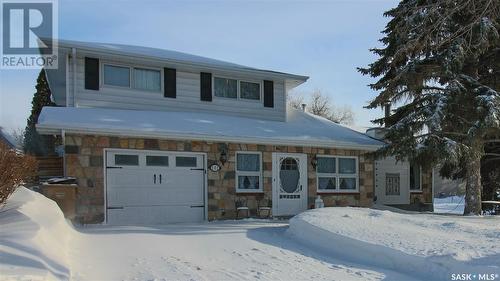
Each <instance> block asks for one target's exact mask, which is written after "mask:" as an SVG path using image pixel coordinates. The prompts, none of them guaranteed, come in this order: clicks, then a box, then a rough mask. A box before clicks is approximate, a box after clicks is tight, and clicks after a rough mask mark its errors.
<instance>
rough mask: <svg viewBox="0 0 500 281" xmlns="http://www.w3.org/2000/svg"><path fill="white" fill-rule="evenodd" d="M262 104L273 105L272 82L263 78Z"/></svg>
mask: <svg viewBox="0 0 500 281" xmlns="http://www.w3.org/2000/svg"><path fill="white" fill-rule="evenodd" d="M264 106H265V107H274V82H273V81H268V80H264Z"/></svg>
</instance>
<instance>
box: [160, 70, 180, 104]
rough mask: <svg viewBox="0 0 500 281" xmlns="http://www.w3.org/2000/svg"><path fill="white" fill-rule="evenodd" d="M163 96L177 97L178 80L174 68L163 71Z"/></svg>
mask: <svg viewBox="0 0 500 281" xmlns="http://www.w3.org/2000/svg"><path fill="white" fill-rule="evenodd" d="M163 96H164V97H166V98H175V97H176V96H177V79H176V70H175V69H174V68H164V69H163Z"/></svg>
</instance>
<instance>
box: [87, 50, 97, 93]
mask: <svg viewBox="0 0 500 281" xmlns="http://www.w3.org/2000/svg"><path fill="white" fill-rule="evenodd" d="M85 89H87V90H96V91H97V90H99V59H94V58H87V57H85Z"/></svg>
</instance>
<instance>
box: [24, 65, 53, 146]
mask: <svg viewBox="0 0 500 281" xmlns="http://www.w3.org/2000/svg"><path fill="white" fill-rule="evenodd" d="M35 88H36V93H35V94H34V95H33V101H32V102H31V105H32V108H31V115H30V117H29V118H28V124H27V126H26V130H25V132H24V143H23V150H24V152H25V153H29V154H34V155H37V156H43V155H48V154H50V153H53V152H54V138H53V137H52V136H41V135H39V134H38V132H37V131H36V127H35V125H36V123H37V122H38V117H39V115H40V112H41V111H42V108H43V107H44V106H54V105H55V104H54V103H53V102H52V100H51V98H50V95H51V93H50V88H49V83H48V82H47V77H46V76H45V70H43V69H42V70H41V71H40V74H39V75H38V78H37V83H36V86H35Z"/></svg>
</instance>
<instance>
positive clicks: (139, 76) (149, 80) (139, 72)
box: [134, 68, 161, 92]
mask: <svg viewBox="0 0 500 281" xmlns="http://www.w3.org/2000/svg"><path fill="white" fill-rule="evenodd" d="M160 76H161V74H160V71H158V70H152V69H144V68H134V88H135V89H139V90H148V91H157V92H159V91H160V90H161V80H160Z"/></svg>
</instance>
